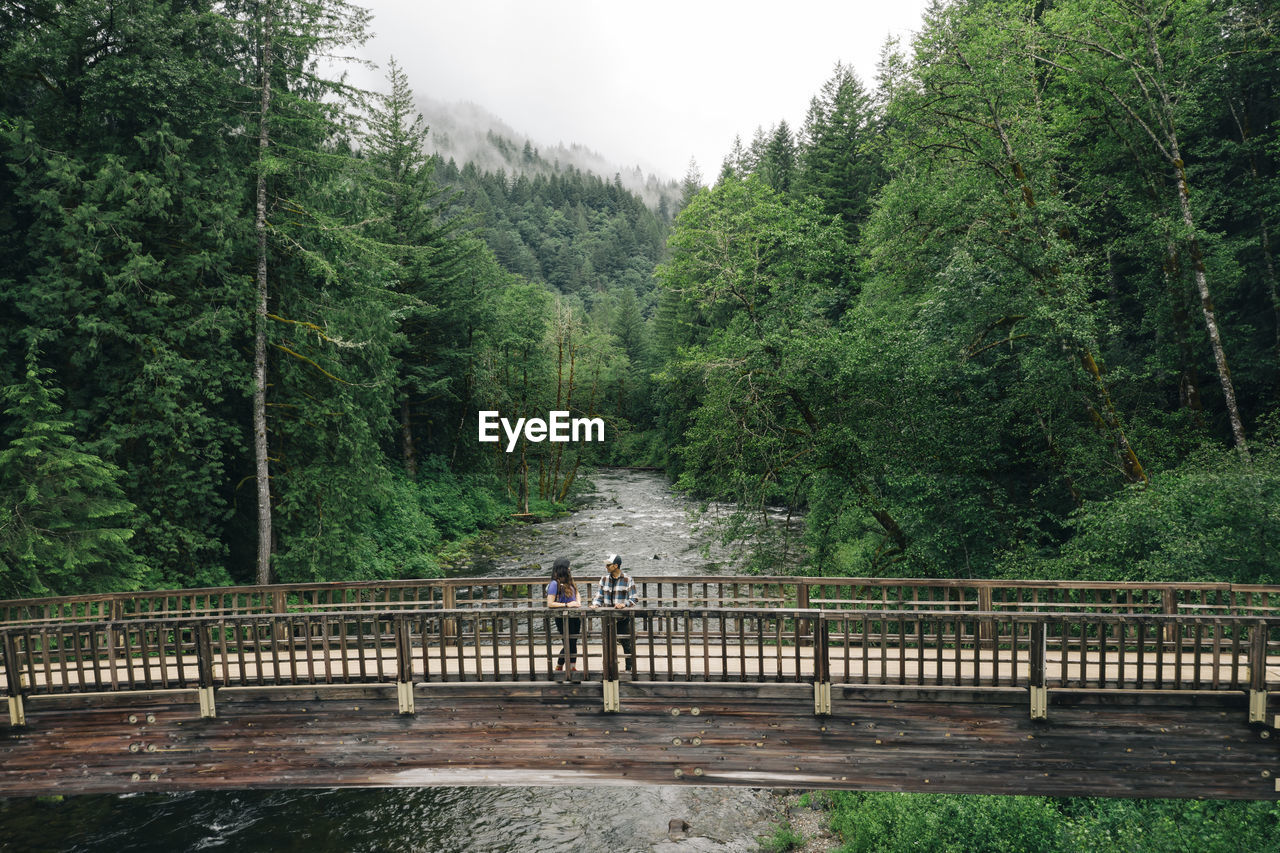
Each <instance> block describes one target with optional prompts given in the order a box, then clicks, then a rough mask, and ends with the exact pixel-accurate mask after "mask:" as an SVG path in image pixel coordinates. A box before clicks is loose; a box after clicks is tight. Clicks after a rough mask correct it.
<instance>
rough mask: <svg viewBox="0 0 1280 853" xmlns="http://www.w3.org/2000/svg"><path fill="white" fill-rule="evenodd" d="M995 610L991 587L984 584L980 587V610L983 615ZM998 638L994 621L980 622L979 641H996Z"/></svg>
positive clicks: (981, 620)
mask: <svg viewBox="0 0 1280 853" xmlns="http://www.w3.org/2000/svg"><path fill="white" fill-rule="evenodd" d="M993 608H994V604H993V603H992V598H991V587H990V586H989V585H987V584H983V585H982V586H980V587H978V610H980V611H982V612H983V613H989V612H991V610H992V609H993ZM995 638H996V623H995V620H994V619H979V620H978V639H979V640H994V639H995Z"/></svg>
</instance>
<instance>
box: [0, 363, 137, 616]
mask: <svg viewBox="0 0 1280 853" xmlns="http://www.w3.org/2000/svg"><path fill="white" fill-rule="evenodd" d="M52 372H53V371H51V370H49V369H47V368H41V367H40V366H39V365H38V364H37V361H36V352H35V350H34V348H33V349H32V351H31V353H30V354H29V356H28V359H27V369H26V377H25V379H24V381H22V382H20V383H18V384H15V385H9V386H7V387H5V388H4V389H2V390H0V400H3V403H4V406H5V414H6V415H8V416H9V418H10V419H11V420H10V425H9V429H8V430H7V434H6V435H5V445H6V446H5V447H4V448H3V449H0V569H3V571H2V572H0V595H3V596H4V597H6V598H9V597H16V596H19V595H22V594H26V593H28V592H32V593H36V594H42V595H68V594H72V593H77V592H87V591H100V590H119V589H137V588H138V587H139V586H140V583H141V581H142V579H143V577H144V574H143V566H142V564H141V562H140V561H139V560H138V558H137V557H136V556H135V555H134V553H133V551H132V550H131V548H130V547H129V540H130V539H132V538H133V535H134V530H133V528H132V527H131V525H130V521H131V514H132V512H133V509H134V506H133V504H131V503H129V502H128V501H127V500H125V498H124V492H123V490H122V489H121V488H120V484H119V481H120V479H121V472H120V470H119V469H118V468H116V467H115V466H114V465H112V464H111V463H109V462H106V461H104V460H103V459H101V458H99V457H98V456H95V455H94V454H92V453H87V452H85V451H83V450H80V449H78V448H77V447H76V441H75V439H74V437H73V436H72V435H71V424H70V422H68V421H67V420H65V418H64V416H63V413H62V409H61V407H60V406H59V405H58V398H59V397H61V396H62V394H61V391H60V390H59V389H56V388H51V387H50V386H49V385H48V382H49V376H50V374H52Z"/></svg>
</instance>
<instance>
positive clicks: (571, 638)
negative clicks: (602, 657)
mask: <svg viewBox="0 0 1280 853" xmlns="http://www.w3.org/2000/svg"><path fill="white" fill-rule="evenodd" d="M559 624H560V635H561V636H562V637H563V636H567V637H568V642H569V666H573V665H574V664H575V663H577V661H578V635H579V634H581V633H582V620H581V619H579V618H578V617H577V616H561V617H560V619H559ZM556 663H557V665H559V666H564V665H565V660H564V648H561V649H560V658H559V660H557V661H556Z"/></svg>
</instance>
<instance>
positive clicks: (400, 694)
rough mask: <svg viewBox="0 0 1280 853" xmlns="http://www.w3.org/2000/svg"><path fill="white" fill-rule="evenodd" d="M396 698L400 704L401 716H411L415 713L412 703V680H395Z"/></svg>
mask: <svg viewBox="0 0 1280 853" xmlns="http://www.w3.org/2000/svg"><path fill="white" fill-rule="evenodd" d="M396 700H397V704H398V705H399V706H400V713H401V715H403V716H408V717H412V716H413V715H415V714H416V713H417V709H416V708H415V707H414V704H413V682H412V681H397V682H396Z"/></svg>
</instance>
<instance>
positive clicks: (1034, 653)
mask: <svg viewBox="0 0 1280 853" xmlns="http://www.w3.org/2000/svg"><path fill="white" fill-rule="evenodd" d="M1044 657H1045V623H1044V622H1043V621H1036V622H1032V623H1031V677H1030V679H1028V687H1029V689H1030V693H1031V719H1033V720H1047V719H1049V689H1048V687H1047V686H1046V684H1045V663H1044Z"/></svg>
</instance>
